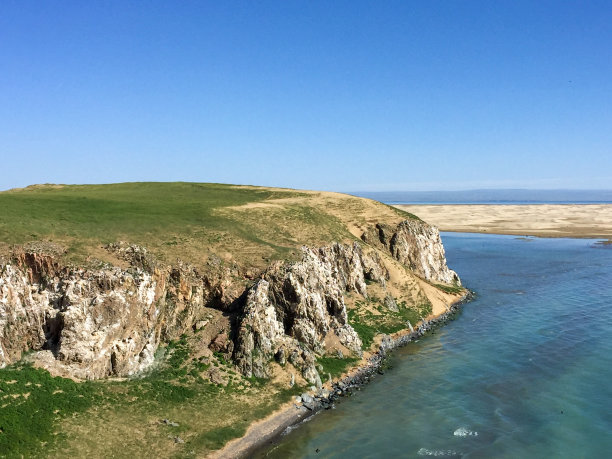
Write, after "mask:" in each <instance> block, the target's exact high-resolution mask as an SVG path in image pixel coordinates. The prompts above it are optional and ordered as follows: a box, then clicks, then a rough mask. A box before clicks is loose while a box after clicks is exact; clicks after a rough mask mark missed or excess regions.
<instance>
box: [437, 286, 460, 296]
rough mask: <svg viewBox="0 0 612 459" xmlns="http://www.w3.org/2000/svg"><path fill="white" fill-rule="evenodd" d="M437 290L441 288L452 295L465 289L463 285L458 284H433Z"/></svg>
mask: <svg viewBox="0 0 612 459" xmlns="http://www.w3.org/2000/svg"><path fill="white" fill-rule="evenodd" d="M433 285H434V287H436V288H437V289H439V290H442V291H443V292H446V293H451V294H453V295H457V294H458V293H462V292H464V291H465V289H464V288H463V287H459V286H458V285H444V284H433Z"/></svg>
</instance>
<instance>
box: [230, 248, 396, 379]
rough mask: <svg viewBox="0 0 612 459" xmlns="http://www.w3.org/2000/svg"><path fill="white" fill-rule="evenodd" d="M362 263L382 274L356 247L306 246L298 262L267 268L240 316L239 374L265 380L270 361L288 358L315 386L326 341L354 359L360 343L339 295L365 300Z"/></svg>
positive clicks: (378, 265)
mask: <svg viewBox="0 0 612 459" xmlns="http://www.w3.org/2000/svg"><path fill="white" fill-rule="evenodd" d="M366 258H367V261H366V262H365V263H364V260H365V259H366ZM364 264H365V265H367V266H369V268H370V271H368V272H372V271H374V272H381V273H382V272H384V267H383V266H381V265H380V262H379V260H377V259H373V258H371V257H367V256H365V255H364V254H363V251H362V250H361V247H360V246H359V245H358V244H357V243H355V244H353V245H352V246H349V245H341V244H334V245H332V246H330V247H323V248H319V249H311V248H307V247H305V248H304V249H303V257H302V260H301V261H300V262H297V263H292V264H279V265H276V266H273V267H272V268H270V270H268V272H266V273H265V274H264V276H263V279H262V280H260V281H259V282H258V283H257V284H255V285H254V286H253V287H252V288H251V289H250V291H249V294H248V297H247V301H246V305H245V308H244V313H243V315H242V317H241V321H240V327H239V331H238V337H237V349H236V352H235V354H234V357H235V360H236V362H237V364H238V366H239V367H240V369H241V371H242V372H243V373H244V374H246V375H248V376H251V375H255V376H258V377H264V376H267V370H266V362H268V361H269V360H270V359H271V358H272V357H276V359H277V360H278V361H279V363H281V364H284V363H285V361H286V360H287V359H288V360H289V361H290V363H292V364H293V365H294V366H296V367H297V368H301V370H302V376H303V377H304V379H306V380H307V381H309V382H311V383H313V384H314V383H317V382H318V381H319V380H318V373H317V371H316V369H315V366H314V361H315V359H314V356H315V354H322V353H324V352H325V342H326V341H327V342H328V343H329V342H334V343H337V345H338V348H340V349H345V350H349V351H351V352H352V353H355V354H359V353H360V352H361V340H360V339H359V336H358V335H357V333H355V330H353V328H352V327H351V326H350V325H349V324H348V318H347V312H346V306H345V304H344V295H345V294H346V293H347V292H356V293H358V294H360V295H362V296H366V295H367V293H366V284H365V277H364V276H365V272H366V268H365V267H364ZM381 279H384V277H381ZM327 350H329V349H327Z"/></svg>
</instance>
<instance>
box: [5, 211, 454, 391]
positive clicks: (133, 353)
mask: <svg viewBox="0 0 612 459" xmlns="http://www.w3.org/2000/svg"><path fill="white" fill-rule="evenodd" d="M363 240H364V241H365V242H366V243H367V244H368V245H369V246H368V245H366V244H358V243H354V244H352V245H346V244H332V245H330V246H326V247H322V248H308V247H304V248H303V249H302V259H301V260H300V261H299V262H295V263H283V262H277V263H275V264H274V265H272V266H271V267H269V268H268V270H267V271H266V272H264V273H263V274H261V275H260V276H259V277H260V279H259V280H258V281H256V282H255V283H254V284H252V285H250V287H248V288H247V287H246V282H247V281H248V279H252V278H253V277H254V276H253V275H249V276H246V277H244V276H243V277H241V274H240V272H239V271H236V270H233V268H231V267H227V266H225V265H223V263H221V262H215V261H214V260H213V261H212V262H211V263H210V264H209V265H208V266H207V267H205V269H204V271H205V272H201V271H198V270H196V269H195V268H194V267H192V266H189V265H184V264H181V263H179V264H178V265H177V266H165V265H162V264H160V263H158V262H156V260H155V259H154V258H153V257H151V256H150V255H149V254H148V253H147V251H146V249H144V248H142V247H137V246H133V245H129V244H125V243H119V244H112V245H110V246H108V247H107V249H108V250H109V251H111V252H113V253H114V254H115V255H116V256H117V257H119V258H121V259H123V260H126V261H128V262H129V264H130V266H131V267H130V268H128V269H122V268H119V267H113V266H106V267H103V268H100V269H80V268H68V267H62V266H59V265H58V264H57V263H56V261H55V259H54V257H53V256H52V255H44V254H42V253H22V254H20V255H17V256H15V257H14V258H13V259H12V260H11V261H10V262H5V263H0V367H1V366H4V365H7V364H9V363H12V362H15V361H17V360H18V359H19V358H21V354H22V352H24V351H29V350H34V351H36V353H35V354H34V356H33V358H34V360H35V361H37V362H38V363H39V364H40V365H42V366H44V367H46V368H48V369H50V370H51V371H52V372H53V373H55V374H61V375H64V376H72V377H76V378H82V379H93V378H103V377H107V376H126V375H130V374H134V373H136V372H139V371H141V370H144V369H146V368H147V367H148V366H149V365H151V363H152V362H153V357H154V353H155V351H156V349H157V347H158V346H159V345H160V344H161V343H165V342H168V341H170V340H173V339H176V338H178V337H179V336H180V335H181V334H182V333H184V332H186V331H187V330H189V329H193V328H201V327H203V326H204V325H203V324H206V323H208V322H207V320H205V319H210V317H211V316H210V315H206V314H207V313H206V311H205V310H206V309H207V308H211V307H212V308H215V309H217V310H219V311H221V312H222V313H223V314H224V315H225V317H226V319H224V320H226V321H228V324H229V323H230V321H233V322H232V323H233V324H234V325H233V333H227V332H226V331H219V332H218V333H217V335H216V336H212V337H211V340H212V341H211V343H210V344H209V349H210V351H214V352H222V353H224V354H226V356H229V355H232V357H233V359H234V361H235V363H236V365H237V366H238V368H239V370H240V371H241V372H242V373H243V374H245V375H247V376H251V375H255V376H258V377H264V376H267V375H268V374H269V368H268V367H269V365H268V364H269V362H270V361H271V360H272V359H276V361H277V362H279V363H280V364H282V365H285V364H286V363H287V362H288V363H291V364H292V365H293V366H295V367H296V368H297V369H298V370H299V371H300V372H301V374H302V376H303V377H304V379H306V380H307V381H309V382H310V383H311V384H315V385H320V377H319V374H318V371H317V367H316V356H317V355H321V354H323V353H325V352H326V346H328V349H332V348H331V347H329V343H335V344H333V346H335V349H337V350H336V352H337V351H340V352H344V353H346V352H350V353H353V354H354V355H359V354H360V353H361V341H360V339H359V337H358V335H357V333H356V332H355V330H354V329H353V328H352V327H351V326H350V324H349V323H348V318H347V309H346V305H345V299H344V298H345V295H346V294H347V293H348V292H350V293H352V294H355V295H361V296H363V297H366V296H367V288H366V280H368V281H374V282H378V283H380V284H381V285H382V286H383V287H384V286H385V283H386V282H387V281H388V279H389V272H388V270H387V268H386V266H385V264H384V262H383V260H382V258H383V256H381V251H384V252H387V253H389V254H390V255H392V256H393V257H394V258H395V259H396V260H397V261H399V262H400V263H403V264H404V265H406V266H407V267H408V268H410V269H412V270H414V272H415V273H417V274H418V275H420V276H421V277H423V278H425V279H428V280H431V281H435V282H445V283H453V282H458V277H457V276H456V274H455V273H454V272H453V271H451V270H449V269H448V267H447V266H446V260H445V258H444V248H443V247H442V243H441V241H440V236H439V233H438V231H437V230H436V229H435V228H433V227H431V226H429V225H427V224H424V223H422V222H419V221H414V220H408V221H406V222H403V223H401V224H399V225H398V226H397V227H395V228H393V227H390V226H387V225H376V227H373V228H371V229H370V230H369V231H368V232H366V234H364V235H363ZM384 256H386V255H384ZM241 279H242V280H241ZM388 307H389V308H390V309H393V304H391V302H389V305H388ZM208 311H210V309H208ZM198 324H199V325H198ZM228 329H229V328H228Z"/></svg>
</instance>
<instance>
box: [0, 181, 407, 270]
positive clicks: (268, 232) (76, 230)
mask: <svg viewBox="0 0 612 459" xmlns="http://www.w3.org/2000/svg"><path fill="white" fill-rule="evenodd" d="M0 209H1V211H0V254H4V255H6V254H8V253H9V252H10V250H11V249H12V248H13V246H15V245H24V244H29V243H32V242H37V243H38V244H39V245H40V241H43V242H47V243H50V244H49V248H50V249H55V250H59V251H60V252H63V256H64V258H65V259H66V261H71V262H73V263H77V264H82V263H85V262H87V261H89V262H91V261H95V260H99V261H108V262H112V263H113V262H117V260H114V259H113V258H112V256H111V255H110V254H109V253H107V251H105V250H101V248H102V246H103V245H105V244H108V243H111V242H117V241H127V242H130V243H134V244H138V245H142V246H145V247H147V249H149V251H151V252H152V253H153V254H154V255H155V256H156V257H157V258H159V259H160V260H163V261H166V262H169V263H174V262H176V260H177V259H180V260H182V261H185V262H189V263H192V264H195V265H199V264H201V263H203V262H204V261H206V260H207V259H208V258H209V257H210V256H211V255H215V256H217V257H220V258H221V259H224V260H226V261H229V260H234V261H236V262H239V263H240V264H242V265H243V266H252V267H264V266H266V265H268V264H269V261H270V260H275V259H287V258H291V257H292V256H293V255H295V254H296V251H295V249H296V248H298V247H300V246H302V245H321V244H326V243H329V242H332V241H347V240H351V239H354V238H355V236H358V235H359V233H360V230H359V228H360V227H362V226H363V225H365V224H367V223H375V222H377V221H381V220H384V221H387V222H399V221H401V220H403V219H406V218H408V217H410V214H408V213H405V212H402V211H400V210H397V209H394V208H391V207H389V206H386V205H384V204H381V203H379V202H376V201H371V200H367V199H363V198H356V197H352V196H348V195H343V194H338V193H326V192H311V191H296V190H289V189H279V188H263V187H251V186H233V185H222V184H210V183H185V182H174V183H151V182H140V183H118V184H111V185H33V186H30V187H27V188H22V189H14V190H9V191H5V192H0ZM43 246H44V244H43Z"/></svg>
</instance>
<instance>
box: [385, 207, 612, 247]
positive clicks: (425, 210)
mask: <svg viewBox="0 0 612 459" xmlns="http://www.w3.org/2000/svg"><path fill="white" fill-rule="evenodd" d="M393 206H394V207H397V208H398V209H401V210H404V211H406V212H410V213H412V214H415V215H417V216H418V217H419V218H421V219H422V220H425V221H426V222H428V223H430V224H432V225H434V226H437V227H438V228H439V229H440V231H450V232H465V233H484V234H508V235H515V236H536V237H573V238H594V239H608V240H610V239H612V204H550V203H549V204H408V205H406V204H396V205H393Z"/></svg>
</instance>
